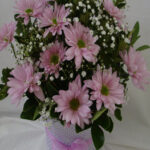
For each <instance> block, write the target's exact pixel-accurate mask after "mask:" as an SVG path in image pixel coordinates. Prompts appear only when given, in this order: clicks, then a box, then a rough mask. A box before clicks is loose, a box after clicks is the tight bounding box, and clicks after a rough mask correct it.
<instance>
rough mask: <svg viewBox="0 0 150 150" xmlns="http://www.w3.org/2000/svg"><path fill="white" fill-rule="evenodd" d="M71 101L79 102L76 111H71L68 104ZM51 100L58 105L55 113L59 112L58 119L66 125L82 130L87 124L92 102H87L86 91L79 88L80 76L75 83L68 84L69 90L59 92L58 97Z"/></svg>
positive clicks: (83, 88)
mask: <svg viewBox="0 0 150 150" xmlns="http://www.w3.org/2000/svg"><path fill="white" fill-rule="evenodd" d="M73 99H78V101H79V106H78V108H77V110H73V109H72V108H71V107H70V102H71V101H72V100H73ZM53 100H54V101H55V102H56V103H57V105H58V106H57V108H56V112H61V116H60V117H61V118H62V120H65V121H66V123H68V124H70V123H71V124H73V125H75V124H77V125H79V126H80V127H82V128H83V127H84V124H89V118H91V110H90V106H91V104H92V102H91V101H90V100H89V94H88V90H87V89H86V88H85V87H82V86H81V79H80V76H77V78H76V79H75V81H73V82H72V83H69V89H68V90H67V91H63V90H60V91H59V95H56V96H54V97H53Z"/></svg>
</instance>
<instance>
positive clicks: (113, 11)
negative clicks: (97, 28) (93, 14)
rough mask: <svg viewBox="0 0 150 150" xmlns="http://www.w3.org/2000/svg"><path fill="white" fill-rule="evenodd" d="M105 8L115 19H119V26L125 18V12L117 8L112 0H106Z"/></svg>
mask: <svg viewBox="0 0 150 150" xmlns="http://www.w3.org/2000/svg"><path fill="white" fill-rule="evenodd" d="M103 4H104V8H105V10H106V11H107V12H108V13H109V14H110V15H111V16H112V17H114V18H116V19H117V21H118V23H119V25H120V24H121V22H122V19H123V18H124V15H123V12H122V11H121V10H120V9H119V8H118V7H116V6H114V4H113V2H112V0H104V3H103Z"/></svg>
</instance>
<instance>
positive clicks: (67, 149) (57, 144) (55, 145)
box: [46, 128, 92, 150]
mask: <svg viewBox="0 0 150 150" xmlns="http://www.w3.org/2000/svg"><path fill="white" fill-rule="evenodd" d="M46 134H47V136H48V138H49V139H50V140H51V144H52V145H51V146H52V150H88V149H89V146H90V145H91V144H92V139H89V140H84V139H81V138H78V139H76V140H75V141H73V142H72V143H71V144H70V145H66V144H64V143H63V142H61V141H59V140H58V139H56V137H54V136H53V135H52V134H51V132H50V131H49V130H48V128H46Z"/></svg>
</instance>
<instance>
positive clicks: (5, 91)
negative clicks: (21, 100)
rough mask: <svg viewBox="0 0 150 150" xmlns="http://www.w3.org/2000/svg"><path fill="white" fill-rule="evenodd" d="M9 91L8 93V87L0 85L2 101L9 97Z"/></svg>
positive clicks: (0, 98)
mask: <svg viewBox="0 0 150 150" xmlns="http://www.w3.org/2000/svg"><path fill="white" fill-rule="evenodd" d="M7 91H8V87H7V85H2V84H0V100H3V99H4V98H6V97H7V96H8V94H7Z"/></svg>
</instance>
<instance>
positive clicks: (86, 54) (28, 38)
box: [0, 0, 150, 150]
mask: <svg viewBox="0 0 150 150" xmlns="http://www.w3.org/2000/svg"><path fill="white" fill-rule="evenodd" d="M125 8H126V1H125V0H113V1H112V0H86V1H83V0H51V1H46V0H18V1H17V2H16V4H15V9H16V14H15V22H11V23H9V24H5V25H4V26H3V27H2V28H0V51H2V50H3V49H4V48H6V47H7V46H8V45H10V47H11V52H12V53H13V55H14V57H15V58H16V64H17V66H16V67H15V68H13V69H9V68H5V69H3V71H2V78H1V80H2V84H0V100H3V99H4V98H6V97H7V96H10V98H11V100H12V103H15V104H17V105H18V104H19V103H20V101H21V99H22V97H26V99H27V100H26V101H25V104H24V108H23V112H22V113H21V118H23V119H29V120H36V119H38V118H40V117H42V119H44V120H47V119H48V118H50V119H54V120H57V121H60V123H61V124H62V125H64V126H67V127H69V126H70V125H74V126H75V129H76V132H77V133H79V132H82V131H84V130H86V129H89V128H91V135H92V139H93V143H94V145H95V148H96V149H97V150H98V149H100V148H101V147H102V146H103V144H104V133H103V131H104V130H106V131H108V132H111V131H112V130H113V121H112V117H113V116H115V117H116V118H117V119H118V120H122V116H121V108H122V107H123V104H124V103H126V94H127V81H128V80H129V78H131V79H132V81H133V84H134V85H135V86H136V87H137V88H140V89H144V86H145V84H149V81H148V79H149V78H150V72H149V71H148V70H147V68H146V63H145V61H144V58H143V57H142V55H141V52H140V51H142V50H144V49H148V48H150V46H148V45H144V46H141V47H139V48H137V49H135V48H134V44H135V42H136V41H137V40H138V39H139V38H140V36H139V23H138V22H137V23H136V24H135V26H134V27H133V29H132V30H130V29H129V28H128V26H127V24H126V23H125V22H124V18H125V15H124V12H123V10H125ZM103 129H104V130H103Z"/></svg>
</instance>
